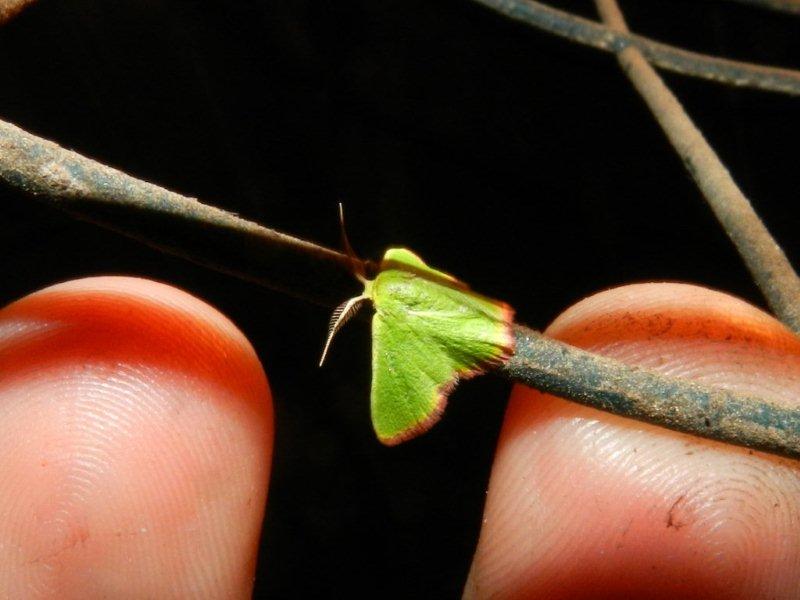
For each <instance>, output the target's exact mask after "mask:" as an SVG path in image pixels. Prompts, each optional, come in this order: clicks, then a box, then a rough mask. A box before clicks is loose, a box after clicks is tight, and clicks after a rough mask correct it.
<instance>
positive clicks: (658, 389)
mask: <svg viewBox="0 0 800 600" xmlns="http://www.w3.org/2000/svg"><path fill="white" fill-rule="evenodd" d="M514 335H515V338H516V342H517V351H516V353H515V354H514V356H512V357H511V359H510V360H509V361H508V362H507V363H506V364H505V365H503V366H502V367H501V372H503V373H504V374H505V375H506V376H508V377H509V378H511V379H512V380H514V381H520V382H522V383H524V384H526V385H528V386H530V387H533V388H536V389H538V390H541V391H544V392H549V393H552V394H556V395H558V396H561V397H562V398H568V399H570V400H574V401H576V402H580V403H581V404H586V405H588V406H592V407H594V408H599V409H601V410H605V411H608V412H611V413H614V414H617V415H621V416H623V417H631V418H633V419H637V420H639V421H647V422H648V423H653V424H655V425H660V426H662V427H667V428H669V429H674V430H677V431H683V432H686V433H691V434H695V435H699V436H702V437H706V438H711V439H715V440H721V441H724V442H728V443H731V444H736V445H740V446H747V447H748V448H753V449H757V450H763V451H765V452H771V453H774V454H780V455H783V456H788V457H790V458H800V410H797V409H794V410H793V409H790V408H784V407H781V406H779V405H777V404H774V403H771V402H766V401H764V400H763V399H759V398H752V397H747V396H743V395H740V394H735V393H733V392H728V391H725V390H722V389H719V388H708V387H704V386H701V385H698V384H696V383H693V382H691V381H687V380H684V379H678V378H673V377H666V376H664V375H660V374H658V373H656V372H653V371H649V370H646V369H637V368H635V367H630V366H628V365H625V364H624V363H621V362H619V361H616V360H613V359H610V358H606V357H603V356H598V355H596V354H592V353H590V352H586V351H584V350H580V349H578V348H575V347H573V346H569V345H567V344H564V343H561V342H557V341H555V340H552V339H549V338H547V337H545V336H543V335H542V334H540V333H538V332H536V331H533V330H530V329H527V328H525V327H522V326H519V325H517V326H515V330H514Z"/></svg>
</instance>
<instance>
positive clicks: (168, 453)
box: [0, 278, 800, 598]
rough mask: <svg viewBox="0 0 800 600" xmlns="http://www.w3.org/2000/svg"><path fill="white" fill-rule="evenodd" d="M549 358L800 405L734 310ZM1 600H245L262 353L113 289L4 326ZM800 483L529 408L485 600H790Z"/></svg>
mask: <svg viewBox="0 0 800 600" xmlns="http://www.w3.org/2000/svg"><path fill="white" fill-rule="evenodd" d="M550 333H551V335H554V336H556V337H559V338H561V339H564V340H566V341H569V342H572V343H575V344H576V345H581V346H584V347H589V348H591V349H593V350H595V351H598V352H603V353H607V354H610V355H613V356H616V357H617V358H620V359H622V360H625V361H628V362H631V363H637V364H646V365H647V366H649V367H652V368H658V369H661V370H663V371H665V372H669V373H671V374H675V375H690V376H692V377H698V378H700V379H702V380H703V381H705V382H707V383H711V384H715V385H728V386H732V387H735V388H736V389H740V390H747V391H751V392H758V393H759V395H762V396H765V397H769V398H772V399H774V400H776V401H784V402H796V398H797V397H798V391H800V377H798V375H800V341H798V340H796V338H794V337H793V336H791V335H790V334H788V333H786V331H785V329H783V328H782V327H781V326H780V325H779V324H777V323H776V322H775V321H774V320H773V319H772V318H771V317H768V316H766V315H764V314H763V313H760V312H759V311H757V310H756V309H754V308H752V307H750V306H749V305H746V304H744V303H742V302H740V301H738V300H734V299H731V298H730V297H728V296H725V295H722V294H718V293H715V292H709V291H707V290H702V289H700V288H694V287H690V286H675V285H663V284H662V285H648V286H629V287H626V288H619V289H617V290H612V291H610V292H606V293H603V294H600V295H598V296H595V297H592V298H590V299H589V300H587V301H584V302H583V303H581V304H580V305H578V306H576V307H573V308H572V309H570V310H568V311H567V313H565V315H562V317H561V318H559V319H558V320H557V321H556V323H554V325H553V326H552V327H551V329H550ZM0 373H2V379H0V407H2V408H1V409H0V428H2V429H3V431H4V435H2V436H0V444H3V445H4V447H3V446H0V457H1V458H0V460H2V466H0V476H2V477H3V479H4V481H5V485H4V486H2V487H0V514H3V515H5V518H4V519H2V520H0V540H2V542H3V543H2V544H0V590H3V591H4V593H6V594H7V595H8V596H9V597H47V596H57V597H61V598H69V597H98V596H108V597H158V598H168V597H187V596H191V597H207V598H222V597H246V596H247V595H248V594H249V593H250V590H251V586H252V575H253V570H254V565H255V558H256V552H257V548H258V536H259V532H260V527H261V521H262V518H263V508H264V504H265V502H266V490H267V486H268V479H269V463H270V457H271V447H272V433H273V432H272V413H271V404H270V396H269V390H268V387H267V384H266V379H265V377H264V374H263V371H262V369H261V366H260V364H259V362H258V360H257V358H256V356H255V354H254V352H253V351H252V349H251V347H250V346H249V344H248V343H247V341H246V339H245V338H244V337H243V335H242V334H241V333H240V332H239V331H238V330H237V329H236V328H235V327H234V326H233V325H232V324H231V323H230V322H229V321H228V320H227V319H226V318H225V317H223V316H222V315H220V314H219V313H218V312H217V311H215V310H214V309H212V308H210V307H208V306H207V305H205V304H204V303H202V302H200V301H199V300H197V299H195V298H192V297H191V296H189V295H188V294H185V293H184V292H180V291H178V290H175V289H173V288H170V287H168V286H165V285H162V284H156V283H152V282H148V281H144V280H137V279H128V278H94V279H86V280H79V281H74V282H69V283H66V284H62V285H59V286H55V287H52V288H48V289H46V290H43V291H42V292H39V293H37V294H33V295H31V296H28V297H26V298H24V299H22V300H20V301H19V302H16V303H14V304H12V305H10V306H9V307H7V308H6V309H5V310H4V311H2V312H0ZM799 491H800V467H798V465H797V464H796V463H795V462H793V461H789V460H784V459H779V458H775V457H771V456H767V455H764V454H760V453H751V452H749V451H747V450H745V449H740V448H735V447H733V446H728V445H725V444H721V443H718V442H712V441H707V440H701V439H699V438H694V437H690V436H685V435H681V434H677V433H674V432H670V431H667V430H663V429H659V428H656V427H651V426H648V425H643V424H641V423H637V422H634V421H629V420H625V419H621V418H618V417H614V416H612V415H607V414H605V413H600V412H597V411H594V410H592V409H588V408H585V407H581V406H578V405H575V404H572V403H569V402H565V401H562V400H559V399H555V398H552V397H548V396H543V395H542V394H539V393H538V392H534V391H531V390H527V389H525V388H522V387H518V388H516V389H515V391H514V394H513V398H512V402H511V405H510V407H509V410H508V414H507V417H506V423H505V425H504V428H503V432H502V434H501V439H500V443H499V447H498V452H497V457H496V460H495V465H494V469H493V474H492V482H491V486H490V492H489V496H488V501H487V507H486V513H485V523H484V527H483V531H482V532H481V540H480V543H479V546H478V551H477V553H476V557H475V562H474V564H473V568H472V572H471V575H470V579H469V582H468V583H467V588H466V594H467V596H471V597H478V598H483V597H531V596H534V597H540V596H541V597H547V598H562V597H563V598H581V597H583V598H623V597H624V598H641V597H647V598H659V597H664V598H695V597H696V598H700V597H704V598H707V597H715V598H717V597H719V598H761V597H764V598H767V597H776V598H792V597H798V589H800V525H799V523H800V494H798V492H799Z"/></svg>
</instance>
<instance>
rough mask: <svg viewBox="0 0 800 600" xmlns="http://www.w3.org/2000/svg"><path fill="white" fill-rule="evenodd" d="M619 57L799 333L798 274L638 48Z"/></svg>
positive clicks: (617, 25)
mask: <svg viewBox="0 0 800 600" xmlns="http://www.w3.org/2000/svg"><path fill="white" fill-rule="evenodd" d="M595 4H596V5H597V8H598V10H599V12H600V14H601V16H602V17H603V20H604V21H606V23H608V25H609V26H610V27H612V28H614V29H619V30H627V25H626V24H625V19H624V17H623V16H622V13H621V12H620V10H619V6H618V5H617V2H616V0H595ZM617 58H618V59H619V63H620V65H621V66H622V68H623V69H624V71H625V73H626V74H627V75H628V77H629V78H630V80H631V82H632V83H633V85H634V87H635V88H636V90H637V91H638V92H639V94H641V96H642V98H643V99H644V101H645V102H646V103H647V106H648V107H649V108H650V110H651V111H652V113H653V115H654V116H655V118H656V120H657V121H658V123H659V124H660V125H661V128H662V129H663V130H664V133H665V134H666V135H667V138H669V141H670V142H671V143H672V146H673V147H674V148H675V151H676V152H677V153H678V155H679V156H680V157H681V159H682V160H683V162H684V164H685V165H686V168H687V169H688V171H689V173H690V174H691V176H692V177H693V178H694V180H695V182H696V183H697V186H698V187H699V188H700V191H701V192H702V193H703V195H704V196H705V198H706V201H707V202H708V204H709V206H710V207H711V209H712V210H713V211H714V214H715V215H716V217H717V219H718V220H719V222H720V223H721V224H722V227H723V228H724V229H725V232H726V233H727V234H728V236H729V237H730V238H731V240H733V243H734V245H735V246H736V249H737V250H738V251H739V254H740V255H741V257H742V259H743V260H744V262H745V265H746V266H747V268H748V270H749V271H750V273H751V274H752V276H753V279H755V281H756V284H758V287H759V288H760V289H761V292H762V293H763V294H764V296H765V297H766V299H767V302H768V303H769V305H770V307H771V308H772V310H773V311H774V312H775V314H776V315H777V316H778V318H779V319H780V320H781V321H783V322H784V323H785V324H786V325H787V326H788V327H789V328H791V329H792V330H793V331H794V332H795V333H800V278H798V276H797V273H796V272H795V270H794V269H793V268H792V265H791V264H790V263H789V260H788V259H787V258H786V255H785V254H784V253H783V250H781V248H780V246H778V244H777V242H776V241H775V240H774V238H773V237H772V235H771V234H770V232H769V230H768V229H767V228H766V227H765V226H764V223H762V222H761V219H760V218H759V217H758V215H757V214H756V212H755V210H753V206H752V205H751V204H750V202H749V201H748V199H747V198H746V197H745V196H744V194H743V193H742V191H741V190H740V189H739V187H738V186H737V185H736V182H735V181H734V180H733V178H732V177H731V175H730V173H729V172H728V170H727V169H726V168H725V165H723V164H722V161H721V160H720V159H719V157H718V156H717V155H716V153H715V152H714V149H713V148H712V147H711V145H710V144H709V143H708V142H707V141H706V139H705V138H704V137H703V134H702V133H700V130H699V129H698V128H697V126H696V125H695V124H694V123H693V122H692V120H691V118H690V117H689V115H687V114H686V111H685V110H684V109H683V107H682V106H681V103H680V102H679V101H678V99H677V98H676V97H675V95H674V94H673V93H672V92H671V91H670V90H669V88H668V87H667V86H666V85H665V84H664V82H663V80H662V79H661V77H659V76H658V73H656V72H655V70H654V69H653V68H652V67H651V66H650V65H649V64H648V63H647V61H646V60H645V58H644V56H642V53H641V52H639V50H638V49H637V48H633V47H628V48H625V49H623V50H621V51H620V52H619V53H618V54H617Z"/></svg>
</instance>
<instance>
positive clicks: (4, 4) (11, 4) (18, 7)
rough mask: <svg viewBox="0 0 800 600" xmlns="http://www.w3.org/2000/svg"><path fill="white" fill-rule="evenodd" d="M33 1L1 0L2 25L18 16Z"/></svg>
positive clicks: (0, 21)
mask: <svg viewBox="0 0 800 600" xmlns="http://www.w3.org/2000/svg"><path fill="white" fill-rule="evenodd" d="M33 2H34V0H0V25H3V24H5V23H6V22H8V21H10V20H11V19H13V18H14V17H16V16H17V15H18V14H19V13H20V12H22V9H23V8H25V7H26V6H28V5H29V4H33Z"/></svg>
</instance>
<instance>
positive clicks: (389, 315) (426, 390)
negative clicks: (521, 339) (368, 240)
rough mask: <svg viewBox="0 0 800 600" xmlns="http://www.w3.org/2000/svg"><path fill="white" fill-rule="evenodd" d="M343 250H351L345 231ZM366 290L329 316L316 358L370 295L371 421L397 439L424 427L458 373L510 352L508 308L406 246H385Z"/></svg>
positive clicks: (468, 373)
mask: <svg viewBox="0 0 800 600" xmlns="http://www.w3.org/2000/svg"><path fill="white" fill-rule="evenodd" d="M345 247H346V249H347V250H348V254H351V253H352V250H351V249H350V247H349V243H347V241H346V238H345ZM356 276H357V277H358V278H359V279H360V280H361V281H362V283H363V284H364V292H363V293H362V294H361V295H359V296H356V297H355V298H350V299H349V300H347V301H346V302H344V303H342V304H341V305H340V306H339V307H338V308H337V309H336V310H335V311H334V313H333V316H332V317H331V322H330V327H329V330H328V338H327V340H326V342H325V348H324V350H323V352H322V360H320V365H322V362H323V361H324V360H325V356H326V354H327V352H328V349H329V347H330V344H331V340H332V339H333V336H334V335H335V334H336V332H337V331H338V330H339V329H340V328H341V327H342V325H344V323H345V322H347V320H348V319H350V318H351V317H352V316H353V315H354V314H355V313H356V311H357V310H358V309H359V308H360V307H361V306H362V305H363V304H364V303H365V302H372V305H373V307H374V309H375V313H374V315H373V317H372V390H371V404H370V406H371V412H372V424H373V427H374V428H375V433H376V434H377V435H378V439H379V440H380V441H381V442H383V443H384V444H387V445H395V444H399V443H401V442H404V441H406V440H408V439H411V438H413V437H416V436H418V435H420V434H422V433H425V432H426V431H427V430H428V429H430V428H431V427H432V426H433V425H434V424H435V423H436V422H437V421H438V420H439V418H440V417H441V416H442V413H443V412H444V408H445V404H446V402H447V397H448V396H449V394H450V392H451V391H452V390H453V388H454V387H455V385H456V384H457V383H458V381H459V380H460V379H467V378H469V377H472V376H474V375H477V374H480V373H483V372H484V371H486V370H487V369H488V368H491V367H492V366H495V365H498V364H500V363H502V362H503V361H505V360H506V359H508V357H509V356H511V354H513V352H514V335H513V331H512V322H513V316H514V311H513V310H512V309H511V307H510V306H508V305H507V304H505V303H503V302H499V301H497V300H492V299H490V298H486V297H484V296H480V295H478V294H476V293H474V292H472V291H470V290H469V288H468V287H467V286H466V285H465V284H463V283H461V282H460V281H458V280H457V279H456V278H454V277H452V276H451V275H448V274H447V273H443V272H442V271H437V270H435V269H432V268H431V267H429V266H428V265H426V264H425V263H424V262H423V261H422V259H421V258H419V257H418V256H417V255H416V254H414V253H413V252H411V251H410V250H406V249H405V248H391V249H389V250H387V251H386V254H384V256H383V260H382V261H381V263H380V267H379V269H378V274H377V276H376V277H375V278H374V279H371V280H370V279H367V278H366V277H365V276H364V275H363V274H361V273H357V274H356Z"/></svg>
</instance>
